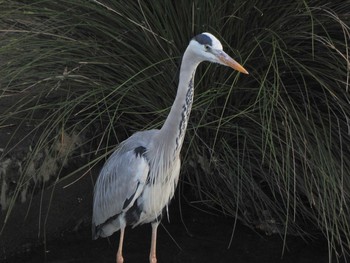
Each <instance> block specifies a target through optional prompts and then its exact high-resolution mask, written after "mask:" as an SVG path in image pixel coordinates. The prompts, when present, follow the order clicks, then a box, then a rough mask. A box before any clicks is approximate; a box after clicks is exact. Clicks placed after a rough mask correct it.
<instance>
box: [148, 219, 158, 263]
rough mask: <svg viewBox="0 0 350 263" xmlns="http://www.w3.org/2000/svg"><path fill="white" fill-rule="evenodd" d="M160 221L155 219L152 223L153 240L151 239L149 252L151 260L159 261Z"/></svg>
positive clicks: (153, 262)
mask: <svg viewBox="0 0 350 263" xmlns="http://www.w3.org/2000/svg"><path fill="white" fill-rule="evenodd" d="M159 222H160V221H155V222H153V223H152V240H151V250H150V253H149V262H150V263H157V254H156V250H157V229H158V225H159Z"/></svg>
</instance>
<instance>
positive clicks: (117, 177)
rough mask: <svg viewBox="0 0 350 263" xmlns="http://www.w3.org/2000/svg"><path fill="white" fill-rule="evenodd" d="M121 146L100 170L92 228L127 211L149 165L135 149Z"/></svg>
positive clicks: (136, 196)
mask: <svg viewBox="0 0 350 263" xmlns="http://www.w3.org/2000/svg"><path fill="white" fill-rule="evenodd" d="M125 146H126V145H121V147H119V148H118V149H117V150H116V151H115V152H114V153H113V154H112V155H111V156H110V158H109V159H108V160H107V162H106V164H105V165H104V167H103V168H102V170H101V172H100V175H99V177H98V180H97V182H96V185H95V190H94V203H93V218H92V222H93V225H95V226H98V225H100V224H103V223H104V222H106V221H107V220H108V219H110V218H112V217H116V216H117V215H118V214H120V213H121V212H125V211H127V210H128V209H129V208H130V207H132V205H133V204H134V202H135V200H136V199H137V198H138V197H139V196H140V194H141V193H142V191H143V188H144V185H145V183H146V181H147V176H148V174H149V163H148V161H147V159H146V158H145V156H144V155H143V154H138V153H137V152H135V147H125Z"/></svg>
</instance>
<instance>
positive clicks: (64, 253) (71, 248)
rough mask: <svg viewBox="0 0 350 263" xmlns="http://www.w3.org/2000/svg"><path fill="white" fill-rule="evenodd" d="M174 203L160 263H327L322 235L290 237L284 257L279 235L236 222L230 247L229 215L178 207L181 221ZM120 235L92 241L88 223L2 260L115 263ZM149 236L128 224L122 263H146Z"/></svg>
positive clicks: (161, 239)
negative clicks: (260, 231) (313, 237)
mask: <svg viewBox="0 0 350 263" xmlns="http://www.w3.org/2000/svg"><path fill="white" fill-rule="evenodd" d="M172 207H173V211H171V222H170V223H168V222H167V220H166V218H164V219H163V226H160V227H159V230H158V242H157V254H158V262H159V263H164V262H170V263H171V262H174V263H175V262H182V263H190V262H193V263H195V262H196V263H197V262H200V263H207V262H208V263H209V262H210V263H216V262H222V263H226V262H234V263H243V262H245V263H249V262H252V263H255V262H259V263H263V262H269V263H274V262H290V263H307V262H309V263H314V262H315V263H326V262H328V252H327V251H328V250H327V243H326V242H325V241H324V240H322V239H319V240H318V239H314V240H312V241H310V242H308V243H306V242H305V241H303V239H301V238H299V237H293V236H290V237H288V238H287V243H286V247H285V252H284V255H283V256H282V251H283V240H282V239H281V237H280V236H278V235H274V236H266V235H264V234H263V233H258V232H254V231H252V230H250V229H248V228H247V227H245V226H242V225H239V224H238V225H237V227H236V229H235V232H234V235H233V239H232V243H231V246H230V247H229V248H228V245H229V243H230V240H231V235H232V231H233V225H234V221H233V219H231V218H223V217H222V216H221V217H220V216H213V215H209V214H207V213H204V212H200V211H198V210H196V209H194V208H192V207H187V208H186V209H185V210H184V211H182V212H183V214H184V217H183V222H182V220H181V218H180V216H179V211H177V208H176V205H173V206H172ZM174 207H175V208H174ZM184 223H185V224H184ZM185 225H186V227H187V229H188V230H186V227H185ZM19 234H20V233H19ZM118 238H119V233H117V234H114V235H113V236H111V237H110V238H109V239H98V240H95V241H92V240H91V229H90V226H89V225H85V226H83V227H81V228H79V229H78V230H77V231H73V232H66V233H62V235H61V237H60V238H58V239H55V240H50V241H48V242H47V244H46V246H39V247H36V248H34V249H30V250H29V249H28V251H27V252H21V253H19V254H18V255H17V256H16V257H12V258H8V259H7V260H6V261H5V262H9V263H11V262H29V263H34V262H52V263H68V262H96V263H97V262H115V252H116V250H117V245H118V244H117V242H118ZM150 238H151V227H150V225H144V226H140V227H137V228H135V229H131V228H128V229H127V230H126V236H125V241H124V260H125V263H136V262H137V263H140V262H148V253H149V246H150Z"/></svg>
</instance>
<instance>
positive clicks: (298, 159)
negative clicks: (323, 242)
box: [0, 0, 350, 258]
mask: <svg viewBox="0 0 350 263" xmlns="http://www.w3.org/2000/svg"><path fill="white" fill-rule="evenodd" d="M349 13H350V4H349V3H348V2H346V1H342V2H341V1H340V2H339V3H328V2H326V1H321V2H320V1H304V2H295V1H284V2H278V3H277V2H275V1H259V2H257V1H256V2H253V1H250V2H246V1H234V2H232V1H198V2H196V1H194V2H189V1H176V2H174V1H161V2H159V3H149V2H145V1H137V2H136V1H135V2H128V3H127V4H125V3H121V2H119V1H72V0H66V1H59V2H57V3H56V2H53V1H34V2H30V3H26V4H24V3H21V2H10V3H6V4H4V8H2V10H1V11H0V14H1V18H2V20H1V22H0V25H1V28H0V34H1V38H0V59H1V61H2V62H0V63H1V64H0V65H1V67H0V75H1V76H2V77H1V79H0V81H1V83H0V85H1V91H0V92H1V97H0V99H6V98H7V97H11V98H12V99H14V103H13V105H11V107H9V108H8V110H6V111H4V112H2V113H0V127H1V125H4V126H5V125H6V124H7V123H8V122H10V121H12V120H17V121H18V122H19V123H21V122H24V120H27V119H28V118H29V120H31V121H35V122H36V125H37V129H35V131H40V134H41V136H39V139H38V141H37V142H35V145H36V148H35V151H33V154H35V153H36V152H40V149H42V147H44V146H46V145H48V144H50V141H48V139H47V138H50V139H49V140H52V137H50V136H48V134H50V135H52V134H54V135H55V136H59V135H60V134H62V133H63V132H65V133H67V134H82V133H84V132H87V131H88V132H87V133H89V134H90V135H91V137H90V138H88V139H86V140H84V143H83V144H85V146H86V145H88V146H90V145H91V147H90V153H91V155H90V158H92V159H91V163H90V164H92V163H94V162H97V161H98V160H99V159H100V158H101V157H100V156H103V154H105V153H107V152H108V151H109V150H110V149H112V148H113V147H114V145H115V144H117V143H118V141H120V140H122V139H124V138H125V137H126V136H128V135H130V134H131V133H132V132H134V131H136V130H142V129H149V128H159V127H160V126H161V124H162V122H163V121H164V119H165V117H166V115H167V113H168V111H169V107H170V105H171V104H172V101H173V98H174V96H175V92H176V84H177V76H176V71H177V68H178V66H179V61H180V56H181V53H182V52H183V51H184V49H185V47H186V45H187V43H188V40H189V39H190V38H191V37H192V36H193V35H194V34H197V33H200V32H203V31H210V32H212V33H213V34H215V35H217V36H219V38H220V40H222V41H223V44H224V48H225V49H226V50H227V52H228V53H230V54H231V55H232V56H233V57H235V58H236V59H237V60H238V61H240V62H242V63H243V64H244V65H245V67H246V68H247V69H248V71H249V72H250V75H249V77H242V76H239V75H238V74H237V73H235V72H232V71H230V70H229V69H226V68H222V67H218V68H216V67H215V66H210V69H208V70H205V69H206V67H207V65H203V66H201V68H200V69H199V74H197V75H198V78H197V80H196V96H195V101H194V106H193V111H192V115H191V120H190V124H189V130H188V134H187V138H186V142H185V149H184V150H183V157H184V162H183V163H184V165H183V170H182V171H183V174H186V178H185V177H184V176H183V177H182V178H183V180H184V181H185V182H186V183H188V184H189V185H191V187H192V189H193V191H194V192H196V194H197V196H198V198H200V200H202V203H205V204H207V205H208V206H211V207H213V208H216V209H219V210H221V211H222V212H224V213H225V214H229V215H232V216H234V217H236V218H238V219H239V220H241V221H242V222H244V223H245V224H247V225H250V226H252V227H258V228H261V229H263V230H264V231H266V232H270V233H274V232H278V233H281V234H282V235H285V234H287V233H290V232H292V233H298V234H303V233H307V232H308V229H309V226H310V225H312V226H314V227H315V228H317V229H319V230H321V231H322V232H323V233H324V236H325V237H326V238H327V240H328V242H329V243H328V244H329V251H330V252H332V251H337V252H339V254H344V253H346V251H347V249H348V247H349V246H350V240H349V239H350V227H349V223H348V222H349V203H350V202H349V201H350V200H349V192H350V189H349V188H350V177H349V176H350V162H349V159H348V158H347V156H349V146H348V145H349V141H350V140H349V133H350V132H349V130H350V126H349V116H348V115H349V112H350V107H349V101H350V98H349V65H350V61H349V47H348V40H349V25H350V16H349V15H348V14H349ZM35 131H34V133H35ZM91 131H93V132H91ZM84 134H85V133H84ZM28 136H31V134H28ZM3 154H9V151H6V147H5V151H4V153H3ZM24 167H25V165H24ZM193 168H194V169H193ZM25 175H26V173H25V169H24V172H23V178H25ZM23 180H24V181H27V180H28V178H26V179H23ZM17 187H19V188H20V187H21V183H19V184H18V185H17ZM306 226H307V227H306ZM330 258H331V253H330Z"/></svg>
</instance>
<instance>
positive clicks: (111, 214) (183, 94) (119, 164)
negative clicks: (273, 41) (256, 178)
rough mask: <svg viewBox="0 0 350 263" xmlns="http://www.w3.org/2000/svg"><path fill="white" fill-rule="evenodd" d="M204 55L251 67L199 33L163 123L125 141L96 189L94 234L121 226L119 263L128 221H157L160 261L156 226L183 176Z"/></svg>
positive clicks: (133, 223) (106, 233)
mask: <svg viewBox="0 0 350 263" xmlns="http://www.w3.org/2000/svg"><path fill="white" fill-rule="evenodd" d="M204 60H208V61H211V62H217V63H221V64H224V65H228V66H231V67H233V68H235V69H237V70H239V71H241V72H244V73H247V72H246V70H245V69H244V68H243V67H242V66H240V65H239V64H238V63H237V62H235V61H234V60H233V59H232V58H230V57H229V56H228V55H227V54H226V53H224V52H223V51H222V45H221V43H220V42H219V41H218V40H217V39H216V38H215V37H214V36H213V35H211V34H209V33H203V34H200V35H197V36H196V37H195V38H194V39H193V40H192V41H191V42H190V45H189V46H188V48H187V49H186V51H185V53H184V56H183V59H182V63H181V68H180V79H179V86H178V90H177V94H176V98H175V101H174V103H173V105H172V107H171V110H170V113H169V115H168V117H167V119H166V121H165V123H164V125H163V127H162V128H161V129H160V130H149V131H141V132H136V133H135V134H133V135H132V136H131V137H129V138H128V139H126V140H125V141H123V142H122V143H121V144H120V145H119V146H118V148H117V149H116V151H115V152H114V153H113V154H112V155H111V156H110V158H109V159H108V160H107V162H106V164H105V165H104V167H103V168H102V170H101V172H100V175H99V178H98V180H97V182H96V185H95V191H94V203H93V217H92V227H93V238H98V237H99V236H101V237H106V236H110V235H111V234H113V233H114V232H115V231H118V230H119V229H120V230H121V237H120V243H119V249H118V253H117V262H118V263H121V262H123V257H122V253H121V251H122V243H123V236H124V229H125V227H126V226H127V225H131V226H136V225H139V224H143V223H152V228H153V232H152V246H151V253H150V261H151V262H156V256H155V239H156V232H157V226H158V224H159V220H160V217H161V215H162V211H163V210H164V209H165V208H167V205H168V204H169V201H170V200H171V199H172V197H173V196H174V192H175V189H176V186H177V183H178V180H179V174H180V150H181V148H182V144H183V140H184V136H185V132H186V128H187V123H188V119H189V116H190V112H191V107H192V102H193V95H194V84H193V81H194V75H195V71H196V68H197V66H198V64H199V63H200V62H202V61H204Z"/></svg>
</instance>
